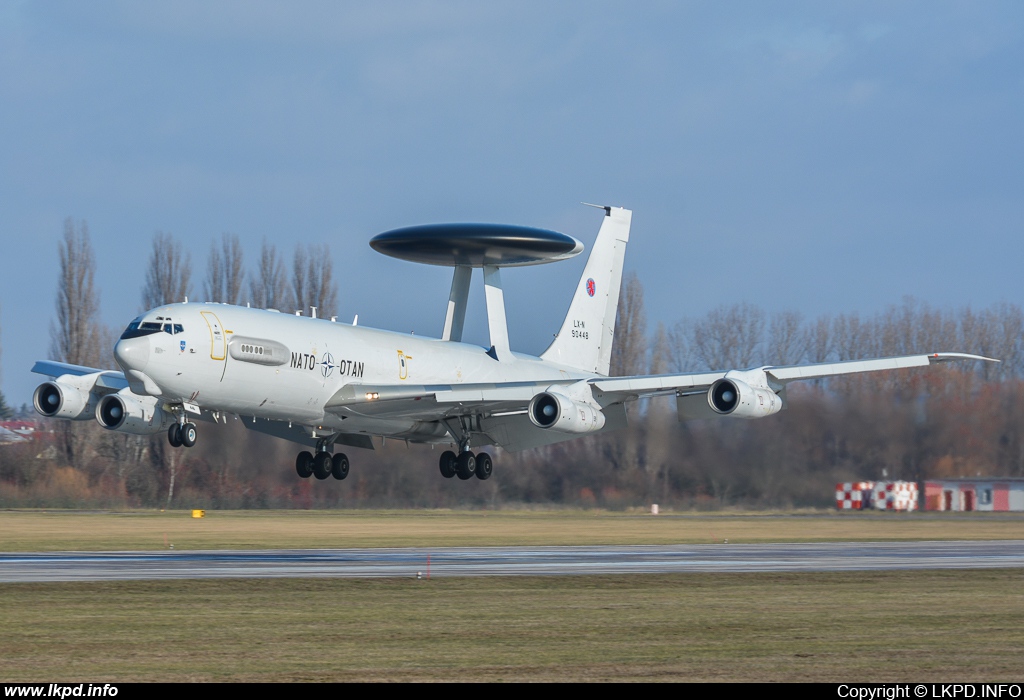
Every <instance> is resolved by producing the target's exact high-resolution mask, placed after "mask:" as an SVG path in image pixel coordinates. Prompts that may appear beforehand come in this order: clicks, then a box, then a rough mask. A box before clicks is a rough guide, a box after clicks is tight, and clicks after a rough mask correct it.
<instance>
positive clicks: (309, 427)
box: [33, 207, 987, 479]
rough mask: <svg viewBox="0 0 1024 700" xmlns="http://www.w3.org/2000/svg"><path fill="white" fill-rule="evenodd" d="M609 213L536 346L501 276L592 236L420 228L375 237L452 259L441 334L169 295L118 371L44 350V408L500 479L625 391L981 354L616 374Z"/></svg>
mask: <svg viewBox="0 0 1024 700" xmlns="http://www.w3.org/2000/svg"><path fill="white" fill-rule="evenodd" d="M601 208H602V209H603V210H604V220H603V223H602V225H601V229H600V231H599V233H598V236H597V240H596V241H595V243H594V246H593V249H592V250H591V253H590V257H589V259H588V261H587V264H586V267H585V269H584V271H583V275H582V276H581V277H580V280H579V284H578V285H577V286H576V291H575V294H574V296H573V298H572V301H571V302H570V304H569V311H568V313H567V314H566V317H565V321H564V323H563V324H562V328H561V330H559V332H558V334H557V335H556V336H555V339H554V341H553V342H552V343H551V345H550V346H549V347H548V348H547V350H545V351H544V352H543V353H542V354H541V355H540V357H531V356H527V355H523V354H520V353H516V352H513V351H512V350H511V349H510V347H509V337H508V330H507V327H506V323H505V304H504V298H503V293H502V287H501V276H500V271H501V268H503V267H510V266H516V265H531V264H539V263H545V262H551V261H553V260H561V259H565V258H568V257H571V256H573V255H576V254H577V253H579V252H580V251H581V250H582V249H583V245H582V244H581V243H580V242H579V241H578V240H576V239H575V238H572V237H570V236H566V235H564V234H560V233H555V232H553V231H545V230H541V229H533V228H525V227H520V226H503V225H489V224H451V225H431V226H418V227H411V228H405V229H398V230H395V231H390V232H388V233H384V234H381V235H379V236H377V237H376V238H374V239H373V240H372V241H371V245H372V246H373V247H374V248H375V249H376V250H378V251H380V252H383V253H385V254H388V255H393V256H395V257H399V258H403V259H406V260H410V261H414V262H421V263H429V264H436V265H448V266H451V267H453V268H454V276H453V280H452V286H451V294H450V297H449V301H448V309H447V313H446V316H445V321H444V331H443V333H442V336H441V338H439V339H432V338H423V337H418V336H412V335H409V334H404V333H394V332H390V331H383V330H376V329H373V328H364V327H361V326H358V325H356V323H355V322H353V323H352V324H347V323H339V322H337V321H336V319H334V318H332V319H329V320H328V319H323V318H317V317H316V310H315V309H313V310H312V313H311V314H310V315H309V316H303V315H302V312H296V313H295V314H294V315H293V314H291V313H280V312H277V311H275V310H273V309H251V308H242V307H238V306H229V305H225V304H216V303H200V304H197V303H187V300H186V302H185V303H179V304H169V305H167V306H161V307H159V308H156V309H153V310H152V311H148V312H146V313H144V314H142V315H141V316H139V317H138V318H136V319H135V320H133V321H132V322H131V323H130V324H129V325H128V327H127V329H125V331H124V333H123V334H122V335H121V338H120V340H118V341H117V344H116V345H115V346H114V357H115V358H116V360H117V364H118V365H119V366H120V367H121V369H122V370H123V371H122V372H113V371H97V370H95V369H91V368H88V367H79V366H73V365H67V364H62V363H58V362H37V363H36V365H35V367H34V368H33V371H34V372H37V373H39V374H43V375H48V376H49V377H51V381H47V382H45V383H43V384H41V385H40V386H39V387H38V388H37V389H36V391H35V395H34V404H35V408H36V410H37V411H38V412H39V413H41V414H43V415H44V416H51V417H56V418H65V419H70V420H90V419H95V420H96V421H98V422H99V424H100V425H102V426H103V427H104V428H106V429H108V430H116V431H121V432H125V433H132V434H137V435H148V434H155V433H158V432H162V431H166V432H167V437H168V440H169V441H170V443H171V445H173V446H175V447H177V446H185V447H191V446H192V445H194V444H195V442H196V425H195V423H194V422H193V421H195V420H204V421H210V422H226V421H227V419H228V417H229V416H237V417H238V418H240V419H241V420H242V421H243V422H244V424H245V426H246V427H247V428H250V429H252V430H256V431H259V432H263V433H267V434H270V435H273V436H276V437H280V438H284V439H287V440H292V441H294V442H296V443H299V444H302V445H304V446H306V447H308V448H309V449H308V450H303V451H302V452H300V453H299V455H298V458H297V459H296V464H295V468H296V471H297V472H298V474H299V476H300V477H303V478H308V477H309V476H311V475H316V477H317V478H318V479H326V478H328V477H329V476H332V475H333V476H334V478H336V479H344V478H345V477H346V476H347V475H348V470H349V460H348V457H346V456H345V454H344V453H342V452H341V451H340V450H339V449H338V448H339V447H341V446H346V447H361V448H366V449H373V441H372V438H373V437H375V436H378V437H381V438H384V439H386V438H395V439H399V440H407V441H409V442H418V443H437V444H450V445H452V446H453V447H455V448H456V450H455V451H452V450H446V451H445V452H444V453H443V454H442V455H441V458H440V470H441V474H442V475H444V476H445V477H446V478H451V477H453V476H456V475H458V477H459V478H460V479H469V478H471V477H473V476H474V475H475V476H476V477H477V478H479V479H487V478H489V477H490V476H491V471H492V469H493V462H492V459H491V456H490V455H489V454H487V453H486V452H482V451H478V452H476V454H474V452H473V450H474V449H478V448H481V447H484V446H487V445H497V446H500V447H501V448H503V449H507V450H522V449H527V448H531V447H538V446H541V445H548V444H551V443H556V442H560V441H563V440H570V439H573V438H577V437H580V436H583V435H589V434H594V433H599V432H603V431H608V430H614V429H617V428H622V427H623V426H625V425H626V411H625V404H626V403H627V402H628V401H634V400H636V399H639V398H642V397H649V396H663V395H670V396H675V397H676V406H677V409H678V415H679V418H680V419H681V420H686V419H691V418H713V417H720V416H728V417H731V418H748V419H749V418H763V417H766V416H770V415H772V414H775V413H778V412H779V411H781V410H782V409H783V408H785V406H786V386H787V385H788V384H789V383H790V382H792V381H796V380H801V379H815V378H819V377H832V376H836V375H844V374H852V373H857V372H874V371H882V370H892V369H899V368H905V367H919V366H925V365H930V364H933V363H937V362H945V361H948V360H957V359H971V360H984V359H987V358H982V357H978V356H975V355H965V354H960V353H933V354H929V355H911V356H905V357H889V358H882V359H874V360H863V361H854V362H835V363H827V364H811V365H793V366H785V367H775V366H764V367H755V368H739V369H730V370H721V371H715V372H699V373H691V374H670V375H653V376H635V377H609V376H607V375H608V371H609V364H610V360H611V352H612V342H613V331H614V328H615V314H616V307H617V305H618V300H619V284H620V281H621V277H622V264H623V257H624V255H625V250H626V243H627V241H628V240H629V229H630V220H631V216H632V214H631V212H630V211H629V210H627V209H621V208H617V207H601ZM474 268H482V271H483V277H484V291H485V297H486V308H487V316H488V329H489V333H490V347H481V346H478V345H474V344H471V343H464V342H462V330H463V322H464V319H465V312H466V303H467V299H468V295H469V286H470V279H471V276H472V272H473V269H474Z"/></svg>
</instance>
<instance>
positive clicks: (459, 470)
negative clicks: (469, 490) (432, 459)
mask: <svg viewBox="0 0 1024 700" xmlns="http://www.w3.org/2000/svg"><path fill="white" fill-rule="evenodd" d="M438 466H439V467H440V468H441V476H443V477H444V478H445V479H451V478H452V477H453V476H456V475H458V477H459V478H460V479H462V480H463V481H465V480H466V479H471V478H472V477H473V475H474V474H475V475H476V478H477V479H480V480H481V481H483V480H485V479H489V478H491V473H492V472H493V471H494V461H493V460H492V459H491V456H490V455H489V454H487V453H486V452H480V453H478V454H476V455H474V454H473V453H472V452H470V451H469V448H468V447H467V448H466V449H464V450H462V452H460V453H459V454H455V453H454V452H452V451H451V450H445V451H444V452H443V453H442V454H441V462H440V464H439V465H438Z"/></svg>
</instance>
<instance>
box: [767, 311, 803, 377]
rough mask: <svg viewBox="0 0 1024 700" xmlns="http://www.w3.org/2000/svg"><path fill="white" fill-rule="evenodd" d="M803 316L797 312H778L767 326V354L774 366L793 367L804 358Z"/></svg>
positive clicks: (768, 359)
mask: <svg viewBox="0 0 1024 700" xmlns="http://www.w3.org/2000/svg"><path fill="white" fill-rule="evenodd" d="M804 354H805V349H804V334H803V316H801V315H800V312H798V311H780V312H778V313H774V314H772V315H771V321H770V322H769V324H768V354H767V356H766V357H765V359H766V360H767V361H768V362H770V363H772V364H776V365H795V364H797V363H798V362H800V361H801V360H802V359H803V358H804Z"/></svg>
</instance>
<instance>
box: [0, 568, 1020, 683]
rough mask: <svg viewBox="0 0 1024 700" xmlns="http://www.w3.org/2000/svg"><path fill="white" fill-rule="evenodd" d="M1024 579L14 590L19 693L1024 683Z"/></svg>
mask: <svg viewBox="0 0 1024 700" xmlns="http://www.w3.org/2000/svg"><path fill="white" fill-rule="evenodd" d="M1022 584H1024V572H1022V571H1019V570H1001V571H992V570H987V571H917V572H873V573H829V574H718V575H710V574H707V575H706V574H691V575H659V576H595V577H573V576H565V577H548V578H526V577H523V578H481V579H454V578H452V579H435V580H432V581H416V580H405V579H403V580H362V581H360V580H324V579H315V580H313V579H310V580H280V579H276V580H198V581H170V582H162V581H161V582H157V581H137V582H110V583H82V584H74V583H47V584H5V585H2V586H0V626H2V628H3V629H4V633H3V635H0V659H2V662H0V665H2V668H3V672H2V676H3V678H4V680H5V681H9V682H10V681H53V680H61V681H74V680H85V681H91V682H97V681H99V682H104V681H132V680H135V681H153V680H169V681H183V680H200V681H351V680H370V681H380V680H388V681H394V680H397V681H413V680H428V681H429V680H466V681H470V680H476V681H498V680H508V681H513V680H518V681H522V680H548V681H574V680H586V681H600V680H645V681H649V680H687V681H694V680H714V681H722V680H730V681H834V682H856V683H864V682H880V681H899V680H902V681H959V682H964V681H971V680H974V681H988V682H994V681H1012V682H1019V681H1020V678H1021V676H1022V674H1024V661H1022V659H1024V586H1022Z"/></svg>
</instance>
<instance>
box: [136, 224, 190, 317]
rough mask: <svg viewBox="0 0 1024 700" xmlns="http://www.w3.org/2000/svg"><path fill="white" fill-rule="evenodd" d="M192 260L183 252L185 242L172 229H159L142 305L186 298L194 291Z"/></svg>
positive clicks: (154, 241)
mask: <svg viewBox="0 0 1024 700" xmlns="http://www.w3.org/2000/svg"><path fill="white" fill-rule="evenodd" d="M191 280H192V262H191V260H190V256H189V255H188V254H187V253H185V254H182V249H181V244H179V243H178V242H177V241H176V240H174V236H172V235H171V234H170V233H164V232H162V231H157V233H156V235H155V236H153V251H152V252H151V253H150V256H149V268H148V269H147V270H146V286H145V287H143V288H142V306H143V308H144V309H152V308H154V307H157V306H160V305H162V304H176V303H178V302H182V301H185V299H186V297H188V295H189V293H190V291H191V286H190V285H191Z"/></svg>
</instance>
